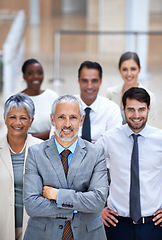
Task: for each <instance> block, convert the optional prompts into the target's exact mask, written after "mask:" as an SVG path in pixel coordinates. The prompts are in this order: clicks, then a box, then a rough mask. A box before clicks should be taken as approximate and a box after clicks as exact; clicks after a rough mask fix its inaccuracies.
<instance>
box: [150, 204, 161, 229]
mask: <svg viewBox="0 0 162 240" xmlns="http://www.w3.org/2000/svg"><path fill="white" fill-rule="evenodd" d="M153 216H154V218H153V220H152V221H153V222H154V224H155V225H158V224H160V227H162V208H161V209H159V210H157V211H156V212H155V213H154V214H153Z"/></svg>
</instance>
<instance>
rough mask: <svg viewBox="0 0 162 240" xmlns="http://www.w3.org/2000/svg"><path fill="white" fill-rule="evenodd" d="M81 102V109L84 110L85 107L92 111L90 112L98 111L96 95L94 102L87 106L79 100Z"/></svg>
mask: <svg viewBox="0 0 162 240" xmlns="http://www.w3.org/2000/svg"><path fill="white" fill-rule="evenodd" d="M80 99H81V97H80ZM81 101H82V105H83V109H85V108H86V107H90V108H91V109H92V111H94V112H97V109H98V95H97V98H96V99H95V101H94V102H93V103H92V104H91V105H89V106H87V105H86V104H85V102H83V100H82V99H81Z"/></svg>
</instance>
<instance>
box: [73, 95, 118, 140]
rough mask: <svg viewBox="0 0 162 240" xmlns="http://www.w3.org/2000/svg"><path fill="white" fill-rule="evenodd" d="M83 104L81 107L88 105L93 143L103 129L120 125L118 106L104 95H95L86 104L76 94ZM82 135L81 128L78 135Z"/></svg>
mask: <svg viewBox="0 0 162 240" xmlns="http://www.w3.org/2000/svg"><path fill="white" fill-rule="evenodd" d="M76 97H78V98H79V99H80V100H81V102H82V105H83V108H84V109H85V108H86V107H90V108H91V111H90V122H91V139H92V143H95V142H96V141H97V139H98V138H99V137H100V136H101V134H102V133H104V132H105V131H107V130H109V129H112V128H114V127H117V126H121V125H122V117H121V113H120V108H119V106H118V105H117V104H116V103H114V102H113V101H110V100H109V99H108V98H106V97H101V96H97V98H96V100H95V101H94V102H93V103H92V104H91V105H90V106H87V105H86V104H85V103H84V102H83V101H82V99H81V98H80V96H79V95H76ZM81 135H82V128H80V130H79V136H81Z"/></svg>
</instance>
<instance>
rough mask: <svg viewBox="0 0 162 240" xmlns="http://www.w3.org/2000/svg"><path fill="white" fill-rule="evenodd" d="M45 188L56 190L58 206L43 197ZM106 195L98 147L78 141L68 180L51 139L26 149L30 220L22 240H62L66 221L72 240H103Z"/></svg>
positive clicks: (102, 161)
mask: <svg viewBox="0 0 162 240" xmlns="http://www.w3.org/2000/svg"><path fill="white" fill-rule="evenodd" d="M44 185H48V186H52V187H55V188H58V189H59V195H58V199H57V203H56V201H54V200H49V199H47V198H44V197H42V188H43V186H44ZM107 192H108V180H107V172H106V161H105V157H104V151H103V148H102V147H101V146H95V145H93V144H92V143H89V142H87V141H85V140H82V139H81V138H79V141H78V144H77V146H76V149H75V152H74V154H73V157H72V159H71V162H70V166H69V171H68V175H67V179H66V177H65V174H64V169H63V166H62V163H61V159H60V156H59V154H58V151H57V148H56V145H55V142H54V139H53V138H52V139H50V140H47V141H45V142H43V143H41V144H39V145H37V146H34V147H31V148H29V152H28V157H27V161H26V168H25V178H24V203H25V207H26V211H27V213H28V215H29V216H30V219H29V222H28V226H27V230H26V233H25V237H24V240H38V239H39V240H41V239H42V240H53V239H56V240H61V239H62V233H63V226H64V223H65V221H66V220H70V221H71V227H72V231H73V235H74V238H75V240H80V239H84V240H90V239H91V240H106V236H105V230H104V226H103V222H102V218H101V211H102V209H103V208H104V205H105V202H106V198H107ZM74 210H76V211H77V213H74Z"/></svg>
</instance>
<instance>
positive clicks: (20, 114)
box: [5, 107, 32, 137]
mask: <svg viewBox="0 0 162 240" xmlns="http://www.w3.org/2000/svg"><path fill="white" fill-rule="evenodd" d="M5 124H6V126H7V130H8V135H12V136H15V137H16V136H24V137H26V134H27V131H28V129H29V128H30V126H31V124H32V122H31V121H30V117H29V114H28V112H27V110H26V108H19V109H17V108H16V107H13V108H11V110H10V111H9V112H8V114H7V116H6V120H5Z"/></svg>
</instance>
